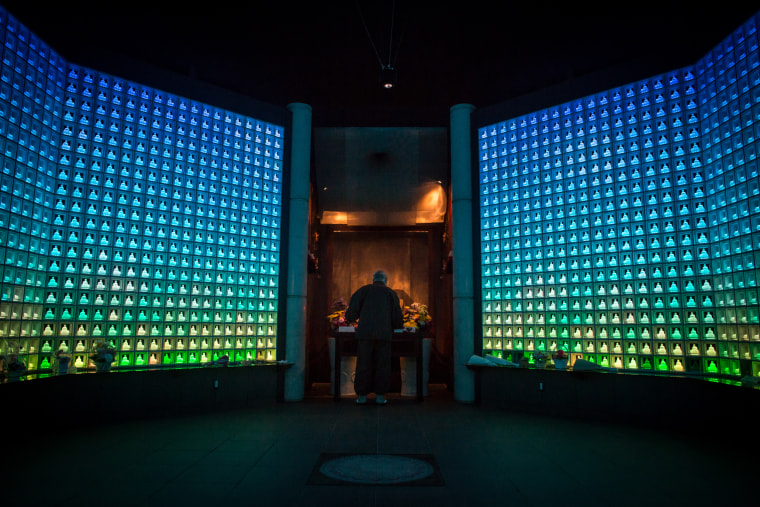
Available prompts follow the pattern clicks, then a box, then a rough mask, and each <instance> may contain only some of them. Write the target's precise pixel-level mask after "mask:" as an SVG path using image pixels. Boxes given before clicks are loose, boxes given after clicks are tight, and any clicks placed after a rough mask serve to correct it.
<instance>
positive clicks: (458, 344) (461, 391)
mask: <svg viewBox="0 0 760 507" xmlns="http://www.w3.org/2000/svg"><path fill="white" fill-rule="evenodd" d="M474 109H475V107H474V106H472V105H470V104H457V105H455V106H453V107H452V108H451V110H450V130H451V136H450V137H451V221H452V231H451V243H452V247H453V248H452V249H453V262H454V272H453V307H454V308H453V310H454V315H453V317H454V329H453V331H454V333H453V334H454V358H453V363H454V399H455V400H457V401H460V402H464V403H472V402H474V401H475V377H474V373H473V372H472V371H470V370H469V369H468V368H467V366H466V363H467V360H468V359H469V358H470V356H471V355H472V354H473V352H474V350H475V348H474V347H475V318H474V316H475V314H474V311H475V308H474V293H473V260H472V255H473V243H472V241H473V236H472V176H471V165H472V162H471V161H472V156H471V146H470V145H471V132H470V114H471V113H472V111H473V110H474Z"/></svg>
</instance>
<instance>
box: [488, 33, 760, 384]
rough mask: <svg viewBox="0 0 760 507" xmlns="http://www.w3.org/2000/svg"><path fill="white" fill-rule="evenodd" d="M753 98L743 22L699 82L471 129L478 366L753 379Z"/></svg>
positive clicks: (758, 85)
mask: <svg viewBox="0 0 760 507" xmlns="http://www.w3.org/2000/svg"><path fill="white" fill-rule="evenodd" d="M758 93H760V56H759V54H758V43H757V30H756V19H755V18H752V19H750V20H749V21H748V22H747V23H746V24H745V25H744V26H742V27H740V28H739V29H737V30H736V32H735V33H733V34H731V35H730V36H729V37H727V38H726V39H725V41H724V42H723V43H721V44H720V45H718V46H717V47H716V48H715V49H714V50H712V51H710V52H709V53H707V54H706V55H705V56H704V57H703V58H701V59H700V60H698V61H697V62H696V63H695V64H694V65H692V66H687V67H684V68H681V69H676V70H674V71H672V72H667V73H664V74H662V75H657V76H651V77H649V78H647V79H642V80H640V81H636V82H633V83H630V84H627V85H624V86H620V87H618V88H613V89H610V90H606V91H602V92H599V93H596V94H594V95H589V96H586V97H581V98H578V99H575V100H571V101H569V102H567V103H563V104H559V105H556V106H552V107H548V108H546V109H542V110H538V111H533V112H529V113H526V114H523V115H522V116H518V117H513V118H508V119H505V120H504V121H500V122H497V123H492V124H489V125H484V126H478V129H477V152H478V155H477V157H478V178H479V185H478V197H477V199H478V200H479V220H480V227H479V231H478V234H479V250H480V256H479V262H478V264H479V269H480V276H479V283H478V286H479V288H480V295H479V296H480V304H481V317H482V328H481V329H480V331H481V333H482V336H481V338H482V350H483V352H484V353H490V352H492V351H504V352H505V353H509V352H510V351H524V352H525V353H526V354H531V353H533V351H537V350H547V351H549V352H552V351H554V350H557V349H559V348H562V347H563V346H562V345H561V344H560V343H559V341H558V340H560V341H564V342H565V343H567V347H566V348H565V350H567V351H568V352H569V353H570V355H571V359H574V358H580V357H582V358H583V359H586V360H589V361H592V362H595V363H597V364H600V365H602V366H608V365H609V366H612V367H617V368H631V369H640V368H643V369H656V370H658V371H685V370H690V371H697V372H699V371H706V372H710V373H722V374H726V375H731V376H736V375H741V371H742V369H744V370H745V371H748V372H749V371H757V368H756V367H755V366H753V365H751V364H749V363H747V364H745V365H744V366H742V362H744V361H746V362H751V361H756V360H757V357H758V354H757V353H756V352H755V353H754V354H753V353H752V351H751V349H750V348H749V347H747V346H744V347H740V346H739V344H741V343H745V344H748V343H758V342H760V328H759V327H758V317H759V313H760V312H759V311H758V309H757V308H758V304H757V302H758V276H757V273H758V270H757V265H756V262H757V253H756V252H757V251H758V250H759V249H760V170H759V169H758V161H757V152H758V146H759V144H758V143H759V141H758V139H760V114H758V113H760V104H759V103H758V101H757V100H755V98H756V96H757V95H758ZM619 340H624V344H616V342H618V341H619ZM718 343H720V344H724V347H723V348H721V349H720V350H719V351H718V350H716V349H717V348H718V347H717V344H718ZM624 345H625V346H624ZM650 354H656V355H657V357H656V358H653V356H652V355H650ZM716 354H720V357H721V358H724V359H725V360H724V359H721V360H720V361H719V362H718V361H715V360H705V361H701V360H700V359H702V358H705V357H709V356H712V355H716Z"/></svg>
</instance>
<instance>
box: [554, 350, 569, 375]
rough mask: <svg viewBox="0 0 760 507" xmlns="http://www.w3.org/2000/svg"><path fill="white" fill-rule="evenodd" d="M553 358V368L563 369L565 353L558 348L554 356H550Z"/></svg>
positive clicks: (565, 359) (565, 358)
mask: <svg viewBox="0 0 760 507" xmlns="http://www.w3.org/2000/svg"><path fill="white" fill-rule="evenodd" d="M552 359H553V360H554V368H555V369H557V370H564V369H566V368H567V359H568V358H567V353H566V352H565V351H564V350H562V349H559V350H558V351H557V352H555V353H554V356H553V358H552Z"/></svg>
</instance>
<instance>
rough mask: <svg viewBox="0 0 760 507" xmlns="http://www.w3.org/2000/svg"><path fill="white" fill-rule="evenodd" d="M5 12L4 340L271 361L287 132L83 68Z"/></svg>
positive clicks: (1, 83)
mask: <svg viewBox="0 0 760 507" xmlns="http://www.w3.org/2000/svg"><path fill="white" fill-rule="evenodd" d="M0 16H2V23H0V26H2V27H3V30H2V32H0V40H2V65H1V66H0V164H1V165H2V169H1V172H0V260H1V262H0V269H1V270H2V278H1V279H0V291H1V292H0V344H1V347H2V350H3V351H4V352H7V351H18V352H20V353H21V354H22V355H24V357H26V358H27V360H28V362H29V367H30V369H34V368H40V369H44V368H47V367H49V366H50V364H51V362H52V360H53V356H52V354H54V353H55V351H57V350H59V349H64V350H65V351H67V352H68V353H70V354H72V355H73V359H74V363H75V364H76V365H77V366H78V367H80V368H82V367H88V366H90V364H89V363H90V361H89V359H88V354H89V352H90V351H91V349H92V346H93V343H94V342H96V341H98V340H105V341H110V342H112V343H113V344H114V345H115V346H116V347H117V349H118V357H117V360H116V361H117V363H116V364H118V365H120V366H141V365H150V364H193V363H203V362H209V361H213V360H216V359H218V358H219V357H221V356H223V355H227V356H229V358H230V360H231V361H241V360H252V359H264V360H274V359H275V358H276V348H277V321H278V305H277V303H278V298H279V284H280V282H279V280H280V279H279V274H280V273H279V269H280V241H281V237H280V232H281V222H280V218H281V215H282V209H281V205H282V204H281V201H282V176H283V173H282V159H283V138H284V133H283V128H282V127H281V126H278V125H273V124H269V123H266V122H263V121H260V120H257V119H255V118H251V117H248V116H243V115H240V114H237V113H235V112H233V111H228V110H224V109H220V108H217V107H214V106H213V105H210V104H204V103H199V102H195V101H193V100H189V99H186V98H184V97H179V96H176V95H173V94H171V93H166V92H164V91H162V90H157V89H154V88H150V87H147V86H143V85H141V84H139V83H134V82H130V81H125V80H123V79H120V78H118V77H115V76H111V75H108V74H104V73H100V72H98V71H96V70H93V69H87V68H83V67H79V66H77V65H74V64H71V63H69V62H66V61H65V60H63V59H62V58H60V57H59V56H58V55H57V54H56V53H55V51H54V50H52V49H51V48H50V47H48V46H47V45H45V44H44V43H43V42H42V41H40V40H39V39H37V38H35V37H34V36H33V35H32V34H30V33H29V32H28V31H27V30H26V29H24V27H22V26H21V25H19V24H18V23H17V22H16V21H15V20H14V19H13V18H12V17H11V16H8V14H7V13H5V12H4V11H2V10H0Z"/></svg>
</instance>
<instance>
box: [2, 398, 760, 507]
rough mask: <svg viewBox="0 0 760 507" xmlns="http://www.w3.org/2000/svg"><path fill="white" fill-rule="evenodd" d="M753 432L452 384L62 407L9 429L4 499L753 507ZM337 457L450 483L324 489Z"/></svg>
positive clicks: (127, 502) (28, 501) (106, 502)
mask: <svg viewBox="0 0 760 507" xmlns="http://www.w3.org/2000/svg"><path fill="white" fill-rule="evenodd" d="M328 387H329V386H328ZM9 408H10V407H3V413H4V417H3V418H4V419H5V422H6V423H7V421H9V418H8V415H9V412H8V409H9ZM17 408H18V409H22V408H21V407H17ZM3 426H4V427H6V428H8V425H7V424H4V425H3ZM754 426H756V424H755V425H754ZM752 433H753V430H752V428H750V427H747V428H742V429H737V432H736V433H735V434H726V435H714V434H712V433H711V430H710V429H709V428H706V429H705V431H704V436H705V438H704V439H700V438H696V437H693V436H686V435H684V434H680V433H679V432H677V431H676V432H673V431H667V432H664V431H663V432H660V431H657V430H653V429H651V428H649V429H644V428H635V427H627V426H621V425H610V424H601V423H596V422H584V421H577V420H566V419H558V418H547V417H542V416H534V415H526V414H520V413H511V412H509V411H505V410H497V409H490V408H486V407H482V406H475V405H470V404H462V403H458V402H456V401H454V400H453V399H452V396H451V393H449V392H447V391H446V390H445V389H441V388H437V386H431V389H430V396H428V397H427V398H426V399H425V401H424V402H423V403H417V402H415V401H414V400H413V399H407V398H401V397H400V396H398V395H395V396H393V395H391V396H390V403H389V404H388V405H386V406H376V405H374V404H371V403H370V404H368V405H366V406H358V405H356V404H355V403H354V399H353V398H344V399H342V400H341V401H340V402H335V401H333V399H332V398H331V397H330V396H329V394H328V393H327V392H320V391H319V390H317V391H316V392H315V393H310V396H309V397H308V398H307V399H305V400H304V401H303V402H297V403H265V404H263V405H262V406H260V407H256V408H252V409H247V410H237V411H229V412H219V413H213V414H206V415H195V416H182V417H176V418H162V419H153V420H144V421H130V422H119V423H112V424H106V425H99V426H94V427H81V428H78V429H66V430H57V429H56V417H55V414H50V417H49V419H48V420H45V421H42V422H41V425H40V427H37V428H30V427H27V428H14V427H11V428H8V429H6V430H5V431H4V435H3V437H4V440H5V444H6V445H5V446H6V452H5V453H4V458H3V460H2V461H1V462H0V463H2V479H1V480H2V490H3V495H1V496H0V498H2V502H1V503H2V504H3V505H30V506H36V505H55V506H75V505H76V506H88V505H105V506H121V505H125V506H126V505H137V506H159V505H161V506H167V505H182V506H195V505H257V506H258V505H261V506H276V505H293V506H296V505H297V506H322V505H325V506H341V505H346V506H348V505H351V506H356V505H359V506H376V505H377V506H404V505H415V506H470V505H478V506H482V505H500V506H501V505H504V506H543V505H562V506H575V505H579V506H580V505H584V506H595V505H605V506H606V505H614V506H627V505H631V506H657V505H664V506H681V505H684V506H702V505H704V506H716V507H717V506H729V505H731V506H739V505H747V506H749V505H757V501H756V499H757V498H758V497H759V496H758V495H760V493H758V490H757V486H756V479H757V470H758V468H757V461H756V459H755V458H754V457H755V456H756V455H757V448H758V446H757V443H756V441H753V440H752V439H750V438H749V435H751V434H752ZM689 434H690V435H691V432H689ZM325 453H348V454H382V455H412V456H415V455H419V456H428V457H432V459H433V460H434V463H435V465H436V466H437V475H438V479H439V480H438V482H436V483H435V484H432V485H431V484H422V485H408V484H407V485H404V484H399V485H357V484H340V485H335V484H314V481H313V480H311V479H312V478H313V477H314V471H315V465H316V464H317V463H318V460H319V459H320V456H323V455H324V454H325Z"/></svg>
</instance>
